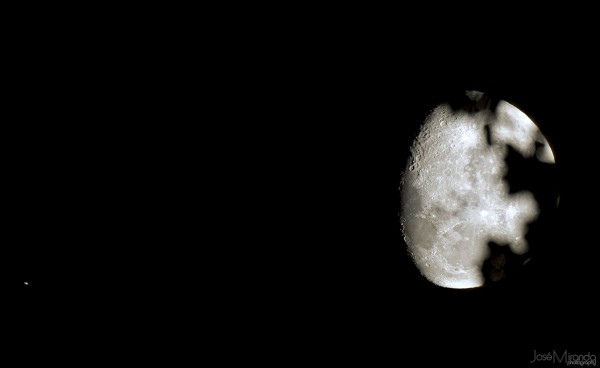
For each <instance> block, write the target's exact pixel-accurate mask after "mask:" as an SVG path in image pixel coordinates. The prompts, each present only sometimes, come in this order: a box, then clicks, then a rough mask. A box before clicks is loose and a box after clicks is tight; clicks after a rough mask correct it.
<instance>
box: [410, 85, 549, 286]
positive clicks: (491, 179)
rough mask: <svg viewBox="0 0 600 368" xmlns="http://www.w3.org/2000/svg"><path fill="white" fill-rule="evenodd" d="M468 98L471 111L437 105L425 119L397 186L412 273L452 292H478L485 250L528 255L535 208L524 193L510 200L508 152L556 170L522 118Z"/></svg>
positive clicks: (472, 94)
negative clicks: (415, 270)
mask: <svg viewBox="0 0 600 368" xmlns="http://www.w3.org/2000/svg"><path fill="white" fill-rule="evenodd" d="M466 96H467V98H468V99H469V100H470V102H471V104H472V106H474V107H475V108H473V109H469V110H467V109H460V110H453V109H452V108H451V106H450V105H448V104H443V105H440V106H437V107H436V108H435V109H434V110H433V111H432V112H431V113H430V114H429V116H428V117H427V118H426V119H425V122H424V123H423V124H422V126H421V130H420V133H419V135H418V137H417V138H416V139H415V141H414V142H413V145H412V147H411V150H410V152H411V156H410V158H409V161H408V163H407V165H406V170H405V171H404V172H403V175H402V182H401V186H400V190H401V213H400V219H401V225H402V232H403V234H404V239H405V242H406V244H407V246H408V251H409V253H410V255H411V257H412V259H413V261H414V263H415V265H416V266H417V268H418V269H419V271H420V272H421V274H422V275H423V276H425V277H426V278H427V279H428V280H429V281H431V282H433V283H434V284H436V285H439V286H442V287H447V288H454V289H463V288H473V287H480V286H483V285H484V282H485V278H484V273H483V271H482V267H483V263H484V261H485V260H486V259H489V257H490V248H489V247H488V242H494V243H497V244H503V245H504V246H506V247H509V249H510V251H511V252H512V253H514V254H516V255H523V254H526V253H527V251H528V249H529V245H528V243H527V241H526V239H525V234H526V233H527V229H528V224H529V223H531V222H533V221H535V220H536V218H537V217H538V215H539V206H538V203H537V202H536V200H535V197H534V196H533V194H532V193H531V192H529V191H525V190H522V191H518V192H516V193H510V192H509V184H508V182H507V181H506V180H504V176H505V175H506V173H507V171H508V170H510V168H509V167H508V165H507V163H506V160H505V158H506V156H507V154H508V150H509V146H510V147H511V148H512V149H513V150H514V151H516V152H517V153H519V154H520V155H521V156H523V158H526V159H529V158H531V159H535V160H538V161H539V162H542V163H544V164H549V165H551V164H554V155H553V152H552V150H551V149H550V146H549V144H548V142H547V140H546V138H545V137H544V136H543V135H542V133H541V132H540V130H539V129H538V127H537V126H536V125H535V124H534V122H533V121H532V120H531V119H530V118H529V117H528V116H527V115H525V113H523V112H521V111H520V110H519V109H517V108H516V107H515V106H513V105H511V104H510V103H508V102H506V101H500V102H498V104H497V105H496V106H495V108H494V109H492V108H491V107H490V106H491V105H490V103H489V99H488V98H487V97H486V96H485V95H484V94H483V93H481V92H476V91H468V92H466ZM494 262H495V264H498V263H503V262H504V259H502V258H500V259H496V260H494ZM492 279H493V277H492ZM494 281H495V280H494Z"/></svg>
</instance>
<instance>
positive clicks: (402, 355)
mask: <svg viewBox="0 0 600 368" xmlns="http://www.w3.org/2000/svg"><path fill="white" fill-rule="evenodd" d="M328 19H329V18H328ZM403 19H404V18H403ZM282 23H285V21H283V22H282ZM325 23H328V22H325ZM349 23H350V25H352V26H351V27H347V26H344V27H341V26H339V27H338V26H335V25H334V26H332V27H331V28H328V27H319V28H314V27H316V26H315V24H314V23H313V22H311V23H310V24H311V25H310V27H309V26H307V25H306V24H305V23H303V22H299V23H297V24H298V27H291V28H292V29H289V28H288V29H287V32H278V31H277V30H278V29H280V28H281V27H284V26H283V25H281V24H279V22H277V24H274V25H271V26H264V27H259V28H261V29H260V30H258V31H255V32H247V30H248V28H244V27H242V28H244V31H242V30H239V31H236V30H234V31H230V32H231V34H228V35H226V36H225V38H224V39H225V40H226V41H223V42H219V41H216V42H215V41H214V39H211V42H212V43H216V44H217V45H216V46H217V47H216V51H214V52H213V50H214V49H213V48H212V46H214V45H210V47H209V46H207V45H206V44H205V43H202V42H199V43H197V44H195V45H198V48H199V50H200V55H201V56H199V57H198V56H196V57H195V58H194V57H192V55H191V54H192V53H190V52H189V47H190V46H189V45H190V43H189V42H188V41H189V40H190V37H191V40H194V39H195V38H194V36H193V34H191V36H190V33H187V37H184V36H182V34H181V33H177V34H178V37H177V38H175V39H176V40H177V41H173V40H174V38H169V39H168V42H166V43H165V44H161V43H156V42H154V41H153V42H148V43H147V44H144V45H143V46H139V45H141V43H140V42H139V41H136V40H139V37H137V36H136V37H137V38H136V37H132V38H131V39H127V40H123V38H122V36H121V35H122V33H119V35H117V36H118V37H115V36H113V37H111V40H113V41H114V42H108V43H106V44H105V45H104V46H102V47H100V46H98V47H97V48H96V47H92V48H89V47H84V46H85V45H90V44H93V45H98V39H103V37H108V36H107V35H104V34H103V35H101V36H102V37H98V36H97V35H95V36H93V37H92V36H90V37H87V36H85V37H75V38H71V37H62V36H61V37H59V36H55V35H54V34H52V35H48V34H44V33H43V32H32V33H31V34H26V35H24V36H23V35H21V36H23V37H24V38H21V40H23V39H26V40H28V41H27V42H25V41H22V42H19V41H17V42H15V44H16V45H15V50H17V51H16V52H14V53H13V54H11V55H13V56H12V57H11V61H12V62H11V67H10V68H8V69H7V72H6V74H7V80H8V81H9V83H8V84H7V87H6V94H7V99H6V100H5V102H6V108H5V111H6V115H5V116H6V119H7V121H10V123H7V124H6V126H7V128H6V131H5V132H4V134H3V141H4V142H5V144H4V145H3V152H4V157H5V165H4V168H5V175H4V181H5V183H6V185H7V187H8V188H9V189H6V190H5V193H6V198H5V209H6V212H5V214H6V218H7V219H6V221H5V226H6V227H5V229H6V231H5V234H7V235H6V237H5V239H6V244H5V246H4V247H3V249H4V251H5V252H6V253H5V254H4V255H3V256H2V263H3V267H2V272H3V288H4V289H5V290H6V295H7V296H8V297H7V299H8V300H11V302H10V303H11V305H14V306H15V310H17V311H19V313H17V314H15V316H17V317H15V318H14V321H15V322H16V323H17V325H19V326H27V328H25V327H24V331H25V333H24V336H25V337H24V339H25V340H24V341H29V340H30V339H31V336H33V335H35V334H36V333H37V332H38V331H40V330H42V328H41V326H45V325H46V324H51V325H53V327H54V329H51V330H50V331H57V330H59V329H60V328H61V327H59V326H60V325H61V324H62V322H65V324H64V325H63V328H66V327H64V326H66V325H68V326H69V328H72V329H73V331H78V333H79V334H82V335H85V334H86V331H88V332H89V331H90V330H94V329H96V328H98V329H100V330H103V331H110V335H111V336H113V337H114V338H115V339H116V340H118V341H123V342H125V341H128V338H127V337H123V336H136V337H135V338H133V337H132V338H133V339H139V340H142V341H144V342H148V340H152V339H151V338H148V337H147V336H152V335H153V333H155V334H160V332H159V331H163V330H167V331H169V336H173V335H177V336H179V338H178V339H177V341H182V340H183V341H185V344H183V345H186V344H190V345H194V344H195V342H194V341H195V340H194V339H188V338H187V337H182V336H183V335H180V331H181V328H183V327H182V326H192V327H189V328H190V329H194V328H195V329H196V331H202V330H203V329H208V327H206V326H207V325H209V324H210V325H212V324H216V325H217V327H216V328H214V329H212V328H211V329H210V331H211V332H210V336H211V341H212V343H213V344H216V345H219V346H221V345H222V346H225V348H223V350H219V351H223V356H224V357H232V358H242V359H243V358H244V357H249V358H253V359H278V361H279V360H281V361H283V362H286V361H288V360H291V361H297V360H305V361H308V362H312V361H314V359H317V357H320V356H323V355H324V356H326V358H324V359H326V360H327V361H330V362H332V363H335V362H339V361H349V362H350V361H355V360H361V361H364V362H367V363H373V362H374V361H377V360H382V361H387V362H394V363H399V364H400V363H402V364H407V362H408V361H410V360H411V359H412V358H415V359H419V360H421V361H422V363H424V364H428V363H430V362H431V363H435V364H437V363H448V362H457V363H465V364H468V363H470V362H472V363H474V364H479V365H488V362H491V361H493V362H500V363H507V364H511V365H513V364H514V365H528V364H529V361H530V360H531V357H532V355H533V350H534V349H536V350H537V351H538V352H547V351H551V350H552V349H555V350H557V351H562V350H563V349H568V350H569V351H570V352H576V353H587V352H588V351H592V352H594V350H593V349H597V345H596V346H595V347H594V346H593V345H592V343H593V341H594V340H593V339H588V338H587V334H588V333H589V331H591V330H593V329H594V328H595V327H597V319H596V318H595V313H596V311H597V310H598V303H597V302H595V301H594V300H593V299H592V297H593V296H594V293H595V292H596V290H597V287H596V285H597V281H598V276H597V273H596V271H595V269H596V259H597V258H596V254H597V244H596V242H597V234H596V228H597V224H596V220H597V188H596V179H595V175H596V170H595V169H596V167H597V163H596V157H597V152H596V150H597V142H596V140H597V135H596V134H597V128H596V124H597V122H596V120H597V104H598V101H597V92H596V88H597V85H598V79H599V78H598V74H597V71H596V67H595V65H596V64H597V63H596V61H595V60H594V59H593V57H592V55H591V53H589V52H587V51H586V50H585V49H581V48H577V47H574V46H571V44H570V43H569V42H564V43H559V42H560V41H559V40H552V41H549V42H550V43H549V44H548V45H543V44H540V42H538V40H537V39H535V38H524V37H523V36H521V35H520V36H516V35H508V34H506V35H504V37H497V38H494V37H483V40H480V39H475V38H472V36H471V35H472V33H468V32H466V31H467V30H468V27H466V28H465V32H466V33H461V32H456V33H457V35H452V36H450V35H448V34H446V33H445V32H442V31H441V30H440V31H439V32H433V34H432V37H431V38H427V39H425V38H424V37H415V36H414V33H413V29H412V28H410V27H406V28H403V29H394V27H393V24H395V23H391V27H390V28H386V27H381V28H379V25H377V23H378V22H377V21H376V20H373V19H369V20H365V23H361V22H358V23H355V22H349ZM332 24H337V23H332ZM344 24H346V23H344ZM300 25H302V26H300ZM262 28H264V29H262ZM71 29H72V28H71ZM215 29H219V30H220V29H221V28H215ZM307 29H310V31H307ZM316 29H318V31H317V30H316ZM23 32H25V31H23ZM25 33H26V32H25ZM159 33H160V32H159ZM217 33H218V34H222V33H225V32H224V31H222V30H220V31H219V32H217ZM65 34H68V35H69V36H72V35H73V32H70V31H69V30H67V32H65ZM395 35H397V37H396V36H395ZM209 38H210V37H209ZM30 40H33V41H35V42H33V41H32V42H33V43H32V42H30ZM65 40H66V41H65ZM153 40H155V39H153ZM503 40H504V41H505V42H502V41H503ZM509 41H511V42H513V43H514V44H513V43H511V42H509ZM517 44H518V45H517ZM82 45H83V46H82ZM131 45H138V46H139V48H138V47H136V48H132V47H130V46H131ZM165 45H167V46H168V48H167V49H168V52H166V53H161V52H158V51H157V50H161V49H163V47H164V46H165ZM439 45H445V47H440V46H439ZM100 50H101V51H100ZM181 50H184V51H181ZM207 50H210V52H208V51H207ZM202 51H207V52H205V53H202ZM165 54H166V55H168V57H165V56H164V55H165ZM465 90H480V91H483V92H486V93H489V94H490V95H492V96H493V97H496V98H499V99H504V100H506V101H508V102H510V103H512V104H514V105H515V106H517V107H518V108H520V109H521V110H522V111H524V112H525V113H526V114H528V115H529V116H530V117H531V118H532V119H533V120H534V121H535V122H536V123H537V124H538V125H539V126H540V128H541V130H542V132H543V133H544V134H545V136H546V137H547V138H548V140H549V142H550V143H551V145H552V148H553V151H554V153H555V157H556V161H557V167H558V169H559V176H558V179H557V182H556V183H553V184H556V185H558V187H559V191H560V196H561V205H560V207H559V210H558V213H556V216H557V217H556V218H555V220H554V221H555V222H553V223H551V225H549V226H548V228H541V229H538V230H539V234H541V235H539V238H538V239H536V240H537V243H538V244H541V245H540V246H539V249H543V250H542V251H540V253H539V257H538V258H537V259H535V258H534V259H533V260H532V262H531V267H530V271H529V272H528V273H526V274H524V275H522V277H521V278H515V279H514V280H513V281H512V282H510V281H507V282H506V283H501V284H498V286H495V287H490V288H483V289H477V290H451V289H444V288H438V287H435V286H433V285H432V284H430V283H428V282H427V281H426V280H425V279H424V278H422V277H421V276H420V275H419V274H418V272H417V270H416V268H415V267H414V266H413V265H412V263H411V261H410V259H409V258H408V257H407V255H406V250H405V244H404V243H403V240H402V234H401V232H400V225H399V217H398V212H399V211H400V198H399V192H398V186H399V183H400V173H401V171H402V170H403V169H404V168H405V165H406V160H407V158H408V155H409V147H410V145H411V143H412V141H413V139H414V137H415V135H416V134H417V132H418V127H419V125H420V124H421V123H422V121H423V119H424V118H425V116H426V115H427V114H428V112H429V111H430V110H431V109H432V108H433V107H435V106H436V105H438V104H439V103H441V102H444V101H446V100H447V99H448V98H452V96H456V95H460V94H461V93H462V91H465ZM449 96H450V97H449ZM194 121H196V122H198V123H194ZM182 122H184V123H182ZM190 168H192V171H191V173H190ZM207 184H208V185H207ZM199 188H202V189H199ZM198 212H204V213H203V214H202V215H200V214H199V213H198ZM206 217H208V218H209V220H207V219H206ZM217 223H218V224H219V225H216V224H217ZM157 225H158V226H157ZM207 228H209V229H211V230H212V232H209V231H207ZM25 281H28V282H29V283H30V285H28V286H25V285H24V282H25ZM205 309H206V310H210V312H203V310H205ZM66 321H69V322H68V323H67V322H66ZM46 331H48V330H46ZM30 332H31V333H30ZM50 335H51V333H50ZM73 335H77V333H73ZM140 335H146V336H145V338H139V336H140ZM46 336H47V337H46V338H48V339H49V338H51V337H49V336H48V335H46ZM77 336H78V335H77ZM157 341H163V340H162V339H160V338H158V339H157ZM144 344H145V343H143V344H141V345H144ZM150 344H157V345H161V344H162V343H157V342H155V341H154V342H150ZM125 345H127V344H125V343H121V344H120V346H125ZM222 346H221V347H222ZM124 349H125V350H127V349H128V348H124ZM140 351H144V348H143V347H142V348H141V350H140ZM232 351H235V353H233V352H232ZM596 353H598V351H597V350H596ZM274 357H277V358H274ZM320 359H323V358H320Z"/></svg>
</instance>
